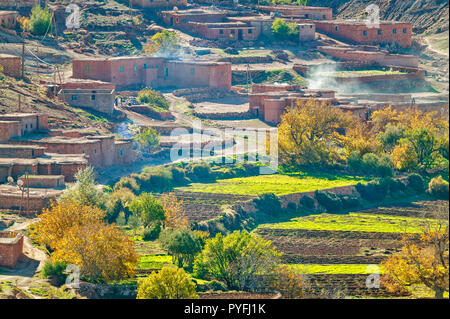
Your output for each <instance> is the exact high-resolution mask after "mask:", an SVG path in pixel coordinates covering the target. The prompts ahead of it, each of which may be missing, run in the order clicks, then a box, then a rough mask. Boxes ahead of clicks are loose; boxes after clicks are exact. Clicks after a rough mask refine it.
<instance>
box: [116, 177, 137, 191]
mask: <svg viewBox="0 0 450 319" xmlns="http://www.w3.org/2000/svg"><path fill="white" fill-rule="evenodd" d="M121 188H128V189H130V190H131V191H132V192H133V193H134V194H138V193H139V190H140V186H139V184H138V183H137V181H136V179H135V178H133V177H130V176H127V177H122V178H121V179H120V180H119V181H118V182H117V183H116V184H115V185H114V190H115V191H117V190H119V189H121Z"/></svg>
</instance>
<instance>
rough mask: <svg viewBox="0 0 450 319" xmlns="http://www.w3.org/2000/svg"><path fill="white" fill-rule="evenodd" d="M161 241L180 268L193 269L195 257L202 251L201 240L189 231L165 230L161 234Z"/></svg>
mask: <svg viewBox="0 0 450 319" xmlns="http://www.w3.org/2000/svg"><path fill="white" fill-rule="evenodd" d="M160 240H161V244H162V246H163V248H164V249H165V250H167V252H168V253H169V255H171V256H172V257H173V260H174V262H176V263H177V265H178V267H179V268H183V267H184V266H187V267H188V268H192V266H193V265H194V257H195V255H197V254H198V253H200V252H201V251H202V245H201V242H200V240H199V239H198V237H197V235H196V234H195V233H194V232H193V231H191V230H189V229H175V230H165V231H164V232H162V233H161V236H160Z"/></svg>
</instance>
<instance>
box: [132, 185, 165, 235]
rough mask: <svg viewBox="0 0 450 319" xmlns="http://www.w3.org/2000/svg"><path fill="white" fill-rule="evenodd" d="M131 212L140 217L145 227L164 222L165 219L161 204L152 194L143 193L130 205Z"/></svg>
mask: <svg viewBox="0 0 450 319" xmlns="http://www.w3.org/2000/svg"><path fill="white" fill-rule="evenodd" d="M129 209H130V211H131V212H132V213H133V214H135V215H136V216H139V218H140V220H141V221H142V223H143V224H144V226H145V227H147V226H151V225H154V224H156V223H157V222H162V221H164V219H165V216H164V208H163V206H162V204H161V202H160V201H159V200H158V199H157V198H155V197H154V196H153V195H152V194H148V193H143V194H141V195H140V196H138V197H136V198H135V199H133V200H132V201H131V203H130V205H129Z"/></svg>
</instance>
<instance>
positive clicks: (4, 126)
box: [0, 113, 48, 143]
mask: <svg viewBox="0 0 450 319" xmlns="http://www.w3.org/2000/svg"><path fill="white" fill-rule="evenodd" d="M47 131H48V115H47V114H37V113H10V114H0V143H3V142H7V141H8V140H10V139H11V138H13V137H23V136H27V135H29V134H34V133H38V132H47Z"/></svg>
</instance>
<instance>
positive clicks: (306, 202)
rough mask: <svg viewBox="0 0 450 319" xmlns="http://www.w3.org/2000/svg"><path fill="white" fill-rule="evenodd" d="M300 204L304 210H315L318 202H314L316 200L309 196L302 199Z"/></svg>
mask: <svg viewBox="0 0 450 319" xmlns="http://www.w3.org/2000/svg"><path fill="white" fill-rule="evenodd" d="M300 204H301V205H302V206H303V207H304V208H308V209H313V208H314V207H315V206H316V202H315V201H314V198H312V197H311V196H309V195H305V196H303V197H302V198H301V199H300Z"/></svg>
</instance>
